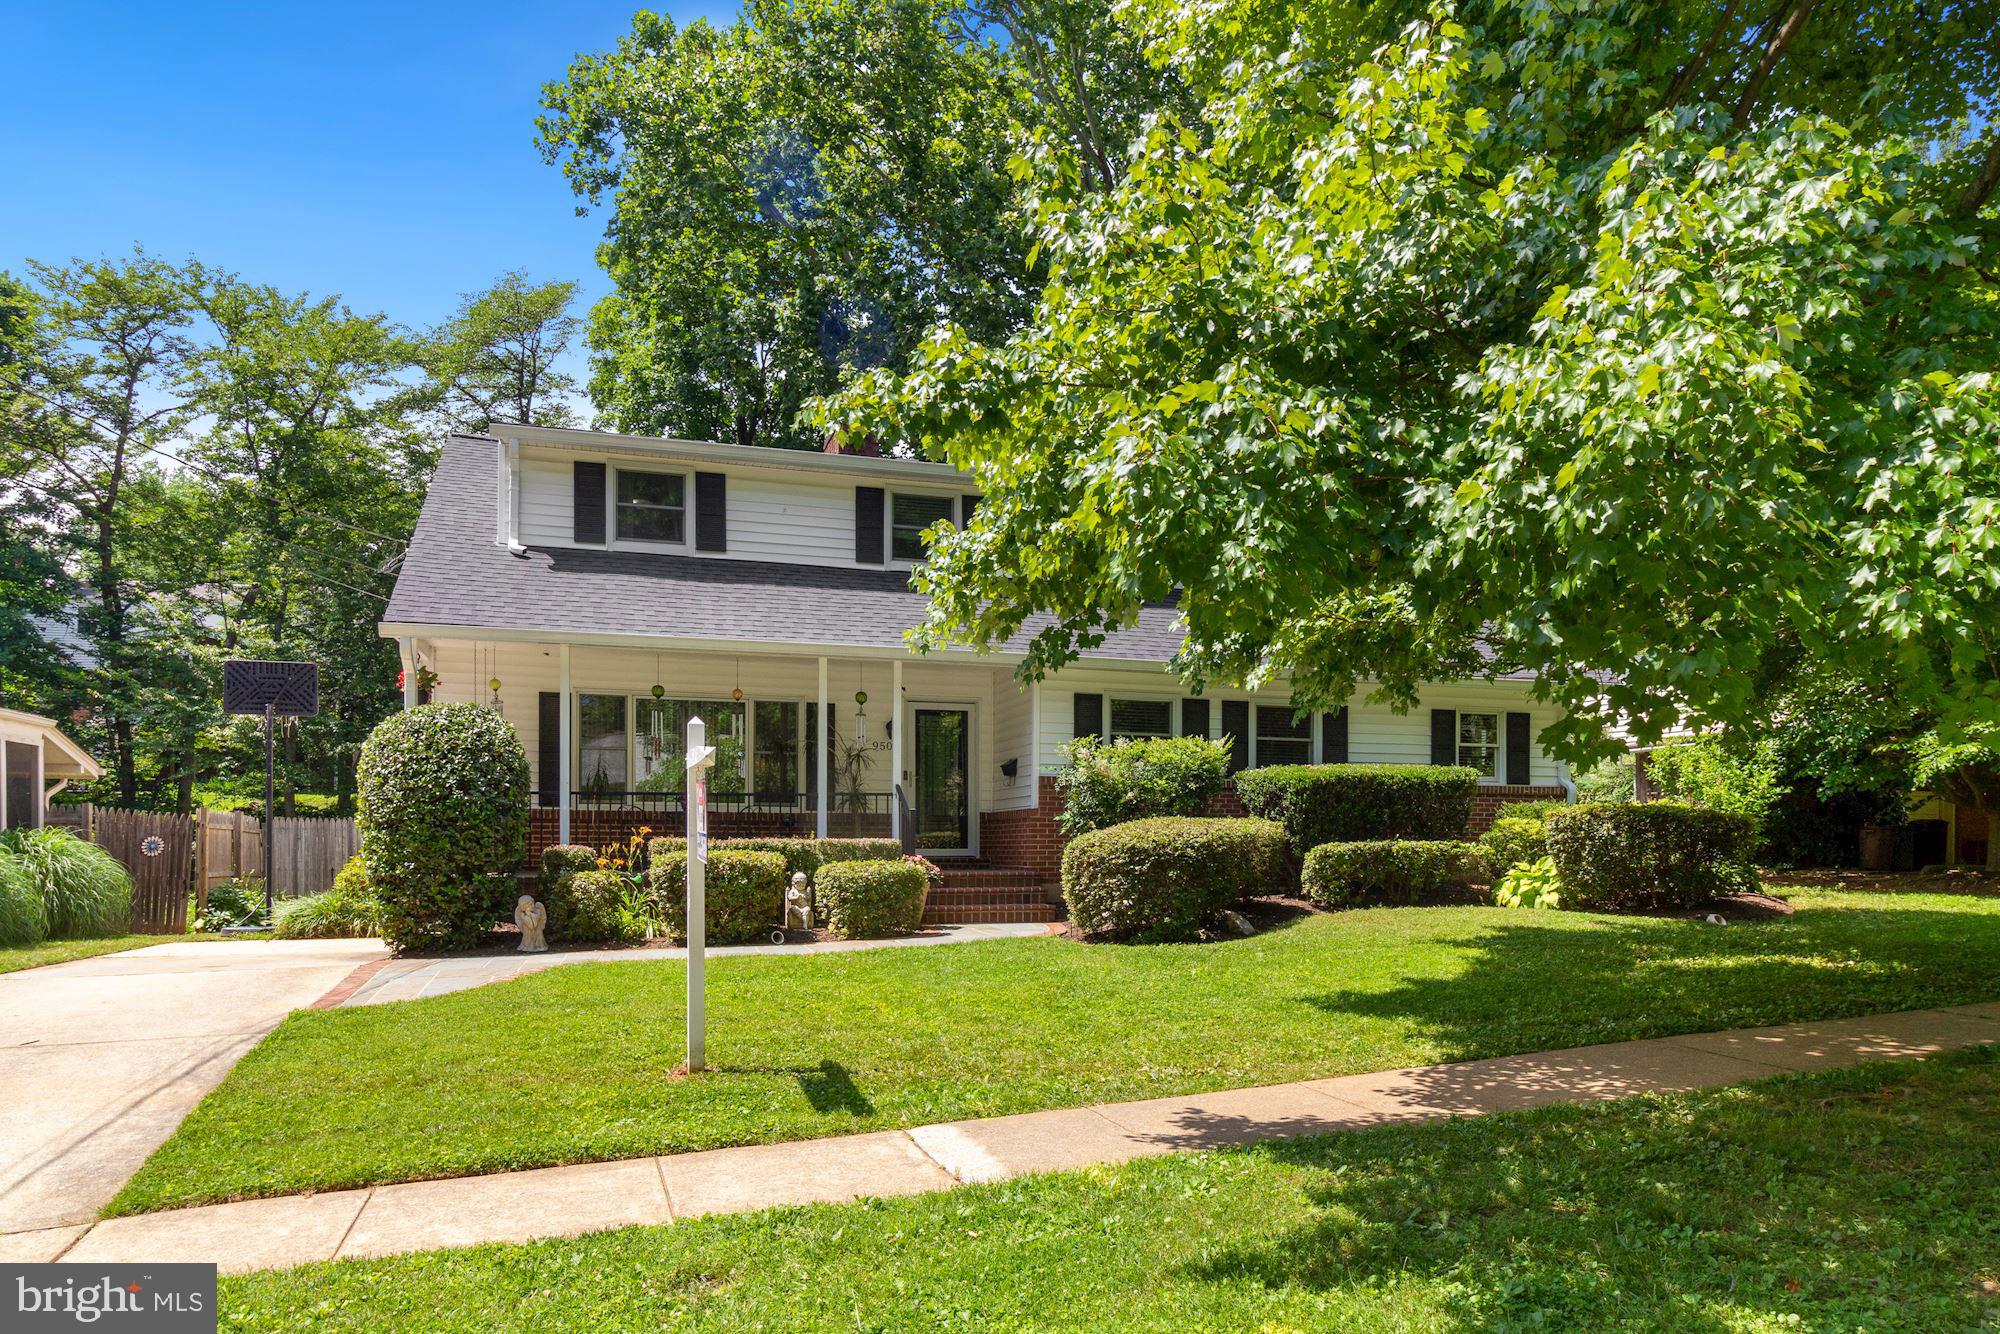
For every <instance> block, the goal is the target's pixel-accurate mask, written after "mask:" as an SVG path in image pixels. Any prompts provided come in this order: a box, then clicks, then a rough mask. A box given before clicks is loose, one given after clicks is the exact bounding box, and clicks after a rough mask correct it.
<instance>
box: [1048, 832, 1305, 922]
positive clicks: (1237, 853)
mask: <svg viewBox="0 0 2000 1334" xmlns="http://www.w3.org/2000/svg"><path fill="white" fill-rule="evenodd" d="M1062 885H1063V899H1064V901H1065V902H1067V903H1068V904H1069V916H1070V920H1071V921H1072V922H1074V923H1076V925H1077V927H1078V928H1079V929H1081V930H1082V931H1084V932H1085V933H1086V934H1088V935H1092V936H1098V937H1102V938H1104V939H1106V940H1143V941H1159V940H1192V939H1193V938H1194V937H1195V936H1197V935H1198V934H1200V932H1201V929H1202V928H1203V927H1204V926H1205V925H1207V924H1208V923H1209V921H1210V920H1211V919H1212V918H1214V917H1215V915H1216V914H1217V913H1219V912H1221V911H1222V910H1223V909H1224V908H1227V907H1228V906H1229V905H1230V904H1232V903H1234V902H1235V901H1236V900H1238V899H1240V898H1243V897H1245V896H1247V895H1251V894H1269V893H1273V892H1287V891H1289V890H1290V889H1291V887H1292V885H1291V877H1290V875H1289V874H1288V872H1287V863H1286V855H1285V831H1284V830H1283V829H1281V828H1280V827H1279V826H1278V825H1276V824H1274V823H1272V822H1271V821H1269V820H1213V819H1199V818H1195V817H1192V816H1176V815H1166V816H1157V817H1155V818H1153V819H1150V820H1131V821H1127V822H1126V823H1124V824H1115V825H1111V826H1110V827H1108V828H1105V829H1098V830H1094V831H1092V832H1091V833H1088V834H1084V835H1082V836H1080V837H1078V838H1074V839H1071V840H1070V843H1069V846H1068V847H1066V848H1064V849H1063V862H1062Z"/></svg>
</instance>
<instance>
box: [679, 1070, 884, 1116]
mask: <svg viewBox="0 0 2000 1334" xmlns="http://www.w3.org/2000/svg"><path fill="white" fill-rule="evenodd" d="M711 1070H712V1072H713V1073H716V1074H726V1075H789V1076H791V1077H792V1078H793V1079H796V1080H798V1081H799V1092H800V1093H803V1094H804V1095H805V1099H806V1102H807V1103H809V1104H811V1106H812V1109H813V1110H814V1111H816V1112H820V1113H823V1114H826V1115H832V1114H834V1113H836V1112H845V1113H846V1114H847V1115H849V1116H873V1115H874V1114H875V1104H874V1103H872V1102H870V1101H869V1100H868V1095H867V1094H865V1093H863V1092H862V1091H861V1086H860V1085H859V1084H856V1083H855V1082H854V1076H853V1075H852V1074H850V1073H848V1069H847V1067H846V1066H844V1065H842V1064H841V1063H840V1062H838V1061H821V1062H820V1063H819V1064H818V1065H727V1064H725V1065H718V1066H713V1067H711Z"/></svg>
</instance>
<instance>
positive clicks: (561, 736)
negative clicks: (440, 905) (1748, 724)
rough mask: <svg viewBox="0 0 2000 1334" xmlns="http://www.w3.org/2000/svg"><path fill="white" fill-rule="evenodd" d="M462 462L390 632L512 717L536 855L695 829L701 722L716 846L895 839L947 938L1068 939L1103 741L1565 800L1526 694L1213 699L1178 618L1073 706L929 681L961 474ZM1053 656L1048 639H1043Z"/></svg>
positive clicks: (1006, 678)
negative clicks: (1068, 840) (1387, 772)
mask: <svg viewBox="0 0 2000 1334" xmlns="http://www.w3.org/2000/svg"><path fill="white" fill-rule="evenodd" d="M495 436H496V437H497V438H487V437H475V436H453V437H451V438H450V439H448V440H447V441H446V442H445V444H444V449H443V455H442V458H441V460H440V462H439V465H438V468H437V472H436V474H435V475H434V476H433V477H432V479H431V484H430V490H429V493H428V495H427V496H426V498H425V501H424V507H423V514H422V517H421V518H420V520H419V521H418V524H417V530H416V534H415V536H414V537H413V539H412V540H411V543H410V547H409V551H408V554H407V555H406V556H405V558H404V560H403V564H402V568H401V572H400V574H399V575H398V578H397V581H396V588H395V593H394V595H393V596H392V597H391V599H390V601H389V605H388V607H387V609H386V611H385V612H384V615H383V619H382V623H381V631H382V633H383V634H384V635H387V636H391V637H393V638H395V639H396V640H397V642H398V643H399V644H400V646H401V649H402V656H403V665H404V689H405V699H406V702H408V703H415V702H417V701H418V700H419V698H435V699H439V700H470V701H475V702H479V703H483V704H487V705H489V706H490V707H492V708H494V709H496V710H498V711H500V712H501V713H503V714H504V715H505V716H506V718H507V719H508V721H509V722H511V723H512V724H513V725H514V727H515V729H516V731H517V732H519V734H520V737H521V741H522V743H523V745H524V746H525V747H526V749H527V753H528V757H529V761H530V764H531V767H532V769H533V773H534V782H535V786H536V796H535V803H536V809H535V814H534V819H533V826H532V829H533V832H532V843H533V846H532V848H531V852H539V850H540V849H541V848H542V847H544V846H546V845H548V844H550V843H554V842H587V843H592V844H597V845H601V844H603V843H605V842H610V841H613V840H616V839H619V838H622V837H624V836H626V835H628V834H629V833H630V832H632V831H635V830H636V829H638V828H639V827H641V826H648V825H649V826H651V827H652V828H653V829H655V830H657V831H659V832H678V831H679V830H680V829H681V828H682V825H683V820H684V814H683V812H684V808H683V805H682V802H683V798H684V793H683V791H682V789H683V786H684V778H683V770H682V764H681V756H682V753H683V733H682V729H683V727H684V726H685V723H686V720H687V719H688V718H689V717H691V716H695V715H699V716H700V717H701V718H703V719H704V721H705V722H706V725H707V729H708V736H709V739H710V740H711V742H713V743H715V744H716V745H717V746H718V749H719V750H720V756H719V761H720V762H719V764H718V766H717V770H716V772H715V775H714V777H713V778H712V779H711V783H710V787H711V797H710V830H711V833H713V834H715V835H716V836H722V837H726V836H729V835H732V834H750V833H758V834H780V833H795V834H815V833H817V834H820V835H827V836H834V837H839V836H844V835H863V834H866V835H886V836H893V837H899V838H902V839H903V840H904V841H905V842H906V843H908V844H910V845H913V846H915V847H917V848H920V849H922V850H924V851H925V853H926V854H927V855H929V856H932V857H933V858H935V859H938V860H939V861H941V862H942V863H944V864H946V865H947V866H949V867H951V869H952V879H951V880H950V881H949V882H948V883H949V889H948V890H947V892H946V893H944V894H943V895H934V896H933V898H934V900H936V903H935V907H934V911H933V915H934V916H936V917H938V918H939V920H958V921H967V920H1020V919H1021V918H1023V917H1027V918H1034V917H1040V916H1045V915H1048V914H1049V912H1051V911H1052V910H1050V909H1049V908H1048V907H1047V905H1046V900H1045V897H1044V896H1043V894H1042V893H1041V892H1040V891H1041V889H1042V888H1043V887H1046V886H1048V885H1050V884H1052V883H1054V881H1055V880H1056V878H1057V870H1058V865H1059V856H1060V851H1061V841H1060V839H1059V838H1058V836H1057V835H1056V832H1055V826H1054V814H1055V811H1054V806H1055V803H1056V802H1057V801H1058V800H1059V798H1058V797H1057V795H1056V793H1055V790H1054V786H1053V778H1054V776H1055V775H1056V774H1057V773H1058V772H1059V771H1060V770H1061V768H1062V766H1063V763H1064V747H1065V746H1066V745H1067V744H1068V743H1069V742H1070V741H1071V740H1072V739H1074V738H1075V737H1077V736H1080V735H1084V734H1089V733H1096V734H1098V735H1101V736H1110V737H1139V736H1169V735H1201V736H1209V737H1227V738H1228V739H1229V741H1230V747H1231V754H1232V762H1233V765H1234V766H1235V767H1236V768H1251V767H1256V766H1260V765H1267V764H1298V763H1311V762H1342V761H1350V762H1355V763H1373V762H1397V763H1417V764H1423V763H1440V764H1465V765H1470V766H1472V767H1473V768H1475V769H1477V770H1479V772H1480V773H1481V774H1482V775H1484V776H1485V777H1484V778H1483V780H1482V783H1483V785H1484V786H1483V788H1482V793H1481V801H1480V803H1479V814H1478V815H1477V816H1476V817H1475V827H1480V826H1483V825H1484V823H1485V822H1486V821H1488V820H1489V819H1490V818H1491V814H1492V811H1493V810H1494V809H1495V808H1497V806H1498V805H1499V804H1501V803H1502V802H1504V801H1507V800H1520V799H1527V798H1530V797H1534V798H1545V797H1560V796H1563V795H1564V793H1565V791H1566V789H1567V787H1568V780H1567V775H1566V774H1565V773H1564V772H1563V770H1562V768H1561V767H1560V766H1559V765H1558V764H1557V763H1556V762H1555V761H1553V760H1552V759H1550V758H1549V757H1548V756H1545V755H1544V754H1543V753H1542V752H1541V750H1540V749H1539V747H1538V746H1537V745H1536V742H1535V738H1536V735H1537V734H1538V733H1539V732H1540V730H1541V728H1542V727H1543V726H1545V725H1546V724H1547V723H1549V722H1551V721H1552V720H1553V716H1554V715H1553V713H1552V711H1551V710H1550V708H1549V706H1547V705H1542V704H1537V703H1533V702H1531V701H1530V699H1529V698H1528V693H1527V685H1526V682H1525V681H1523V680H1519V679H1508V678H1506V677H1501V678H1498V679H1492V680H1477V681H1463V682H1451V683H1439V684H1438V685H1437V686H1436V687H1435V688H1434V689H1427V690H1426V691H1424V694H1423V699H1422V701H1421V703H1422V707H1421V708H1419V709H1418V710H1417V711H1415V712H1412V713H1408V714H1398V713H1396V712H1394V711H1392V710H1390V709H1389V708H1387V707H1386V706H1381V705H1374V704H1370V703H1368V702H1366V701H1365V699H1362V698H1357V699H1355V700H1353V701H1350V702H1349V704H1348V705H1347V707H1345V708H1341V709H1338V710H1334V711H1331V712H1319V713H1310V714H1307V715H1305V716H1298V715H1297V714H1296V713H1295V711H1294V709H1293V707H1292V702H1291V700H1290V698H1289V697H1288V695H1287V693H1286V691H1285V690H1284V689H1282V688H1277V689H1265V690H1260V691H1254V692H1253V691H1245V690H1232V689H1227V688H1210V689H1208V690H1206V691H1204V692H1203V693H1202V694H1200V695H1195V694H1192V693H1190V692H1189V691H1187V690H1186V689H1185V688H1183V686H1182V685H1181V683H1180V682H1179V681H1178V680H1177V679H1176V678H1175V677H1174V676H1173V675H1172V674H1171V673H1170V672H1169V671H1168V670H1167V668H1166V662H1167V660H1168V658H1169V657H1170V656H1172V654H1173V653H1174V651H1175V649H1176V648H1177V647H1178V646H1179V644H1180V640H1181V630H1180V626H1179V624H1178V621H1177V617H1176V613H1175V610H1174V608H1173V607H1172V606H1170V605H1160V606H1155V607H1148V608H1147V609H1146V610H1145V611H1144V612H1143V613H1142V615H1141V616H1140V618H1139V623H1138V624H1137V625H1135V626H1133V627H1131V628H1129V629H1126V630H1123V631H1120V632H1118V633H1116V634H1113V635H1111V636H1110V637H1109V638H1107V639H1106V640H1105V642H1104V644H1103V645H1102V647H1100V648H1098V649H1096V650H1094V651H1093V652H1091V653H1090V654H1089V655H1088V656H1087V657H1085V658H1084V659H1082V660H1081V661H1079V662H1077V663H1075V664H1073V665H1071V666H1070V667H1067V668H1065V669H1063V670H1062V671H1061V672H1060V673H1057V674H1055V675H1053V676H1051V677H1049V678H1048V679H1046V680H1044V681H1042V682H1040V683H1038V684H1032V685H1023V684H1021V683H1019V682H1018V681H1017V680H1016V678H1015V674H1014V673H1015V668H1016V667H1017V666H1018V664H1019V663H1020V661H1021V657H1022V655H1021V653H1020V652H1019V651H1018V645H1015V644H1009V645H1005V646H1002V647H1001V648H1000V649H998V650H996V651H993V652H988V653H984V654H980V653H974V652H970V651H945V652H936V653H931V654H926V655H918V654H915V653H913V652H912V651H911V650H910V648H909V646H908V645H907V644H906V643H905V640H904V632H905V631H906V630H907V629H908V628H909V627H910V626H912V625H914V624H915V623H916V622H917V621H918V620H919V619H920V617H921V615H922V612H923V605H922V602H923V600H922V598H921V596H920V595H919V594H917V593H915V592H913V591H912V590H911V588H910V586H909V571H910V569H911V568H912V566H914V565H915V564H916V563H917V562H919V561H921V560H922V559H923V555H924V551H923V543H922V540H921V539H920V537H919V534H920V533H921V532H922V531H923V530H924V529H925V528H927V527H928V526H929V525H931V524H932V523H934V522H936V521H938V520H940V519H944V520H949V521H951V522H953V523H959V522H963V521H964V520H965V518H966V516H968V515H969V514H970V513H971V512H972V511H973V509H974V507H975V506H977V504H978V503H979V497H978V496H977V495H976V494H975V493H974V491H973V488H972V483H971V481H970V479H969V478H967V477H966V476H965V475H964V474H962V473H959V472H957V471H955V470H953V469H951V468H949V467H946V466H943V465H940V464H935V463H923V462H916V461H912V460H907V459H897V458H885V457H864V456H858V455H854V454H846V453H825V454H814V453H807V452H801V451H796V450H780V449H762V448H754V447H745V446H740V445H726V444H709V443H702V442H696V441H687V440H660V439H649V438H643V437H635V436H624V435H611V434H605V433H600V432H593V431H575V430H559V429H551V428H545V427H530V426H503V427H497V428H495ZM1032 628H1033V627H1030V629H1032Z"/></svg>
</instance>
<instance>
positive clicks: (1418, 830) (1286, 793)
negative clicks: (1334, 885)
mask: <svg viewBox="0 0 2000 1334" xmlns="http://www.w3.org/2000/svg"><path fill="white" fill-rule="evenodd" d="M1478 790H1479V774H1478V771H1477V770H1473V769H1463V768H1458V767H1456V766H1449V765H1430V764H1277V765H1273V766H1271V767H1270V768H1268V769H1246V770H1244V771H1243V772H1242V773H1239V774H1237V775H1236V794H1237V795H1238V796H1240V797H1241V798H1243V805H1244V807H1245V808H1246V809H1248V810H1249V812H1250V813H1251V814H1252V815H1260V816H1262V817H1264V818H1265V819H1267V820H1276V821H1277V822H1278V823H1279V824H1281V825H1283V826H1284V827H1285V836H1286V837H1287V838H1289V839H1290V840H1291V844H1292V850H1293V851H1294V852H1296V853H1298V854H1300V855H1301V856H1303V855H1304V854H1305V853H1307V852H1308V851H1310V850H1311V849H1313V848H1316V847H1318V846H1319V845H1320V844H1322V843H1349V842H1354V841H1357V840H1373V839H1422V840H1432V839H1456V838H1460V837H1463V836H1464V834H1465V826H1466V824H1467V822H1469V821H1470V820H1471V819H1472V799H1473V796H1474V794H1475V793H1477V792H1478Z"/></svg>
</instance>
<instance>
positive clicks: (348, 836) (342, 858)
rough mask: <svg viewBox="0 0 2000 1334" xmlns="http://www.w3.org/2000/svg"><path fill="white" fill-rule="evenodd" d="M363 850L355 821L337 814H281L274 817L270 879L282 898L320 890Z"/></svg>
mask: <svg viewBox="0 0 2000 1334" xmlns="http://www.w3.org/2000/svg"><path fill="white" fill-rule="evenodd" d="M359 851H361V835H360V834H359V833H358V832H357V831H356V830H355V828H354V821H353V820H351V819H341V818H339V817H336V816H304V815H301V816H283V815H281V816H279V817H278V818H277V819H275V820H273V821H271V883H272V886H273V887H274V888H275V889H276V890H277V893H278V896H279V897H280V898H294V897H296V896H298V895H300V894H319V893H322V892H324V891H326V890H329V889H332V888H333V877H334V876H335V875H336V874H338V873H339V871H340V868H341V867H343V866H345V865H347V859H348V858H349V857H352V856H353V855H354V854H355V853H357V852H359Z"/></svg>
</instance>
